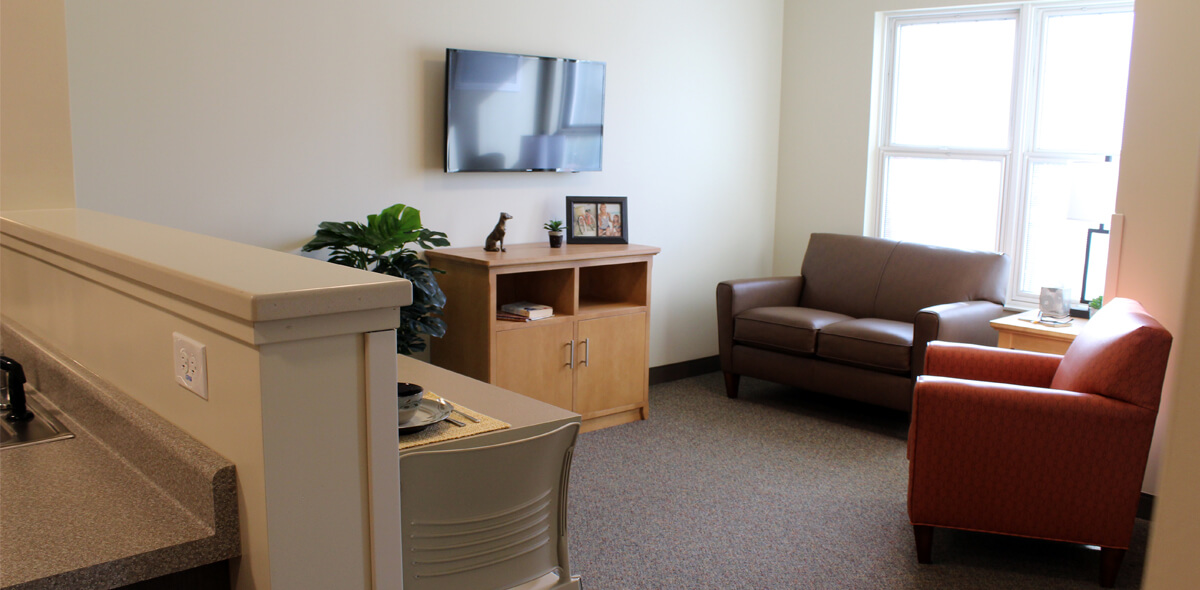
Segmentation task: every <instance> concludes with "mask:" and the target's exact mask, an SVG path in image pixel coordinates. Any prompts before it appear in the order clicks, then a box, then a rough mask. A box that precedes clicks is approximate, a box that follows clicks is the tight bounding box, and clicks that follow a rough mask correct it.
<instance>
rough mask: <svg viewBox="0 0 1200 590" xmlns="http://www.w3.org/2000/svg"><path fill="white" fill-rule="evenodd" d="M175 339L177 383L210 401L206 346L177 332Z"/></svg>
mask: <svg viewBox="0 0 1200 590" xmlns="http://www.w3.org/2000/svg"><path fill="white" fill-rule="evenodd" d="M174 337H175V346H174V348H173V352H174V354H175V382H176V383H178V384H180V385H182V386H184V387H186V388H187V389H188V390H190V391H191V392H192V393H194V394H196V395H198V396H200V397H202V398H204V399H208V363H207V362H206V360H205V355H204V345H203V344H200V343H199V342H196V341H195V340H192V339H191V338H188V337H187V336H184V335H183V334H180V333H179V332H175V333H174Z"/></svg>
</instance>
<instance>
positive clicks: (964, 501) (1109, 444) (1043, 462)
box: [908, 376, 1155, 548]
mask: <svg viewBox="0 0 1200 590" xmlns="http://www.w3.org/2000/svg"><path fill="white" fill-rule="evenodd" d="M1154 419H1155V413H1154V412H1152V411H1149V410H1146V409H1144V408H1140V407H1138V406H1135V405H1133V404H1128V403H1125V402H1121V401H1118V400H1113V399H1109V398H1106V397H1104V396H1100V395H1093V394H1086V393H1075V392H1070V391H1062V390H1055V389H1044V388H1035V387H1023V386H1019V385H1003V384H997V383H982V382H978V381H968V380H962V379H952V378H945V377H933V376H923V377H921V378H920V379H919V380H918V381H917V385H916V387H915V389H914V392H913V410H912V424H911V426H910V428H909V440H908V457H909V493H908V509H909V517H910V518H911V520H912V522H913V523H914V524H923V525H932V526H946V527H951V528H970V529H974V530H981V531H988V532H1001V533H1006V534H1016V535H1022V536H1030V537H1038V538H1049V539H1056V540H1063V541H1074V542H1087V543H1093V544H1097V545H1101V546H1104V547H1113V548H1125V547H1128V543H1129V537H1130V533H1131V531H1132V529H1133V519H1134V516H1135V514H1136V512H1137V503H1138V499H1139V496H1140V494H1139V492H1140V490H1141V484H1142V478H1143V475H1144V472H1145V467H1146V458H1147V456H1148V453H1149V448H1150V437H1151V435H1152V433H1153V431H1154Z"/></svg>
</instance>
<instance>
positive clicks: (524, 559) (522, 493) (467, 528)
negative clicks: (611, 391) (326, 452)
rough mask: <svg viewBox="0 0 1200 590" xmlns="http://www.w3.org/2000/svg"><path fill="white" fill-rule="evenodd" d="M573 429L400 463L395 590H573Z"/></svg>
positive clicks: (412, 456)
mask: <svg viewBox="0 0 1200 590" xmlns="http://www.w3.org/2000/svg"><path fill="white" fill-rule="evenodd" d="M578 434H579V423H577V422H576V423H571V424H567V425H564V426H561V427H559V428H557V429H555V430H552V431H550V432H547V433H545V434H541V435H537V436H531V437H528V438H525V439H521V440H516V441H510V442H504V443H499V444H494V445H489V446H482V447H475V448H468V449H454V450H444V451H438V450H432V451H418V452H413V453H409V454H406V455H403V456H401V458H400V519H401V531H402V534H403V537H402V541H401V544H402V548H401V553H402V557H403V580H404V590H508V589H514V590H518V589H519V590H535V589H537V590H541V589H546V590H580V589H581V588H582V586H581V585H580V581H579V577H578V576H573V575H571V566H570V560H569V558H568V554H567V487H568V482H569V480H570V474H571V457H572V454H573V453H574V450H575V440H576V437H577V436H578Z"/></svg>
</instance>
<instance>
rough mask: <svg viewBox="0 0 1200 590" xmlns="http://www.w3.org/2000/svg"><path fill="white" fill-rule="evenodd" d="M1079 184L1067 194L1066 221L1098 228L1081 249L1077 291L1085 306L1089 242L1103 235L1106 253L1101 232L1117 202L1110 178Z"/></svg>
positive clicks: (1094, 177) (1098, 176) (1088, 299)
mask: <svg viewBox="0 0 1200 590" xmlns="http://www.w3.org/2000/svg"><path fill="white" fill-rule="evenodd" d="M1104 161H1105V162H1112V156H1104ZM1101 166H1103V164H1101ZM1089 168H1090V166H1089ZM1097 172H1099V171H1097ZM1105 172H1108V171H1105ZM1079 180H1080V181H1082V182H1078V181H1077V183H1076V185H1075V186H1073V187H1072V190H1071V199H1070V203H1069V204H1068V207H1067V219H1070V220H1073V221H1086V222H1088V224H1089V225H1090V224H1094V223H1095V224H1099V225H1100V227H1099V228H1098V229H1097V228H1092V227H1089V228H1088V232H1087V244H1086V246H1085V248H1084V254H1083V285H1082V286H1081V287H1080V289H1079V302H1080V303H1083V304H1085V305H1086V304H1088V303H1090V302H1091V297H1090V295H1091V293H1089V292H1088V271H1089V270H1090V267H1091V262H1092V246H1093V238H1095V236H1097V235H1103V236H1104V238H1103V242H1104V250H1105V251H1106V252H1107V250H1108V230H1107V229H1104V222H1105V221H1108V219H1109V218H1110V217H1112V213H1113V209H1114V208H1115V205H1116V200H1117V190H1116V189H1117V183H1116V178H1112V177H1111V176H1110V174H1104V173H1100V174H1087V175H1085V178H1080V179H1079ZM1096 241H1097V242H1099V241H1100V240H1098V239H1097V240H1096Z"/></svg>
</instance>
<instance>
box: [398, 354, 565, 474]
mask: <svg viewBox="0 0 1200 590" xmlns="http://www.w3.org/2000/svg"><path fill="white" fill-rule="evenodd" d="M396 368H397V371H398V372H397V375H398V376H399V379H400V380H401V381H405V382H408V383H417V384H419V385H421V386H422V387H424V388H425V389H426V390H429V391H432V392H434V393H436V394H438V395H439V396H441V397H443V398H445V399H446V400H447V401H449V402H450V403H453V404H456V405H461V406H463V407H466V408H469V409H471V410H474V411H476V412H479V413H481V414H486V415H488V416H491V417H493V418H496V419H497V420H503V421H505V422H507V423H509V424H510V425H511V427H510V428H506V429H504V430H493V431H491V432H483V433H480V434H476V435H473V436H468V437H463V438H457V439H453V440H447V441H441V442H435V443H430V444H427V445H420V446H416V447H410V448H407V449H404V450H402V451H400V454H402V455H403V454H405V453H408V452H413V451H428V450H433V449H437V450H448V449H462V448H470V447H475V446H479V445H485V444H486V445H492V444H498V443H503V442H509V441H513V440H520V439H523V438H528V437H531V436H537V435H539V434H543V433H546V432H550V431H551V430H554V429H555V428H558V427H559V426H562V425H564V424H568V423H571V422H579V421H580V416H579V414H576V413H574V412H571V411H568V410H564V409H562V408H559V407H557V406H552V405H550V404H547V403H543V402H540V401H538V400H535V399H533V398H529V397H525V396H523V395H521V394H519V393H514V392H512V391H509V390H507V389H501V388H499V387H496V386H495V385H491V384H488V383H484V382H483V381H477V380H475V379H472V378H470V377H467V376H464V375H459V374H458V373H454V372H452V371H447V370H446V369H443V368H441V367H435V366H433V365H431V364H429V363H425V362H422V361H419V360H416V359H413V358H409V357H407V356H404V355H398V356H397V358H396Z"/></svg>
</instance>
